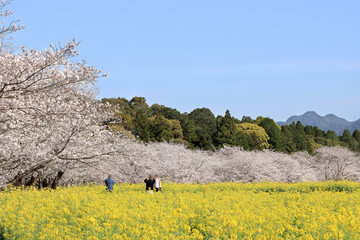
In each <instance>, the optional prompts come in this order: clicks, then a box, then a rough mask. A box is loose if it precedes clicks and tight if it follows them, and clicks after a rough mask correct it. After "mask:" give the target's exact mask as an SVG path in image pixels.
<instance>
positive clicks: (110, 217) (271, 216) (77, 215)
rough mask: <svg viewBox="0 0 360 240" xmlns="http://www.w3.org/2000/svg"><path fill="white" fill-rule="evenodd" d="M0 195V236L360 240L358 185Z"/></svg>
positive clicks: (170, 186)
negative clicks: (150, 192) (152, 192)
mask: <svg viewBox="0 0 360 240" xmlns="http://www.w3.org/2000/svg"><path fill="white" fill-rule="evenodd" d="M114 189H115V190H114V192H113V193H108V192H106V191H105V187H104V186H97V185H87V186H79V187H71V188H60V189H58V190H40V191H39V190H36V189H34V188H25V189H22V190H20V189H10V188H8V189H6V190H5V191H3V192H0V206H1V209H0V239H71V240H74V239H360V184H359V183H355V182H348V181H339V182H320V183H311V182H309V183H294V184H285V183H252V184H245V183H213V184H206V185H205V184H177V183H163V191H162V192H159V193H154V194H149V193H146V192H145V190H144V186H143V184H134V185H127V184H117V185H115V187H114Z"/></svg>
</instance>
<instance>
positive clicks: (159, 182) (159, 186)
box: [155, 175, 161, 192]
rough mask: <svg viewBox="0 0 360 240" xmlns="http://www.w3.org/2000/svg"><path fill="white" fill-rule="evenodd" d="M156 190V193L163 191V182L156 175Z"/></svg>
mask: <svg viewBox="0 0 360 240" xmlns="http://www.w3.org/2000/svg"><path fill="white" fill-rule="evenodd" d="M155 190H156V192H158V191H161V180H160V177H159V175H155Z"/></svg>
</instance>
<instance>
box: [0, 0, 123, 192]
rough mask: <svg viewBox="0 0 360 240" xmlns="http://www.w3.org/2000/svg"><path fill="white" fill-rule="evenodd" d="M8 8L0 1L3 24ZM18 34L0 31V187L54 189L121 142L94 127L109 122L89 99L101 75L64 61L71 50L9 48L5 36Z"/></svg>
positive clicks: (73, 48) (120, 146) (8, 28)
mask: <svg viewBox="0 0 360 240" xmlns="http://www.w3.org/2000/svg"><path fill="white" fill-rule="evenodd" d="M8 4H10V1H5V2H4V1H3V2H1V9H2V12H1V13H0V14H1V15H0V16H1V17H3V18H6V17H8V16H9V15H11V12H10V11H9V10H6V9H5V8H6V6H7V5H8ZM21 28H22V27H19V26H18V25H16V22H15V23H14V22H12V23H10V25H3V26H2V28H1V29H0V35H1V49H0V146H1V147H0V183H1V184H3V185H4V184H8V183H12V184H13V185H31V184H35V185H38V186H39V187H45V186H46V187H56V185H57V184H58V182H59V180H60V179H61V178H62V177H63V176H64V175H65V176H66V175H72V174H73V172H79V171H91V169H93V168H94V166H93V165H94V163H98V162H104V163H105V164H106V163H107V160H108V159H110V158H112V157H113V156H115V155H116V156H119V154H121V152H122V149H123V146H124V141H123V138H121V137H119V136H117V135H115V134H114V133H112V132H109V131H107V130H106V129H105V127H104V125H103V124H102V123H103V122H104V121H106V120H108V119H109V118H110V117H111V114H110V113H109V111H108V110H107V109H108V107H106V106H104V105H102V104H100V103H99V102H98V101H97V100H96V99H95V94H96V91H97V89H96V81H97V79H99V78H100V77H103V76H104V74H102V72H101V71H99V70H97V69H96V68H94V67H92V66H88V65H87V63H86V62H85V61H81V62H75V61H74V60H72V59H74V57H76V56H77V55H79V53H78V51H77V50H76V47H77V45H78V43H77V42H75V41H71V42H68V43H67V44H65V45H64V46H54V45H50V47H49V48H48V49H45V50H44V51H37V50H34V49H26V48H24V47H20V48H18V49H17V48H13V47H12V46H11V39H9V37H10V36H11V35H10V34H12V33H14V32H16V31H18V30H20V29H21ZM99 170H100V171H101V169H99V168H98V169H97V171H99Z"/></svg>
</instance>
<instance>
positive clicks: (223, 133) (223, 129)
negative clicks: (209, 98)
mask: <svg viewBox="0 0 360 240" xmlns="http://www.w3.org/2000/svg"><path fill="white" fill-rule="evenodd" d="M219 121H220V123H219V125H218V128H217V132H216V135H215V138H214V139H215V144H216V146H217V147H222V146H223V145H229V146H237V145H239V141H238V139H237V132H238V131H237V129H236V125H235V121H234V119H233V118H232V117H231V115H230V111H229V110H226V113H225V116H224V117H223V118H221V120H219Z"/></svg>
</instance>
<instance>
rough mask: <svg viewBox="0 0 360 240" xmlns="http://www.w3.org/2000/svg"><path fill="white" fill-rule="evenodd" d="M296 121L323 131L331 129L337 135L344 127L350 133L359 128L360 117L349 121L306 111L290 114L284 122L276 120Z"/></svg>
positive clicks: (280, 123)
mask: <svg viewBox="0 0 360 240" xmlns="http://www.w3.org/2000/svg"><path fill="white" fill-rule="evenodd" d="M297 121H300V122H301V123H302V124H303V125H304V126H305V125H311V126H317V127H318V128H320V129H321V130H323V131H328V130H333V131H335V132H336V134H337V135H341V134H342V133H343V132H344V130H345V129H348V130H349V131H350V132H351V133H352V132H354V130H355V129H359V128H360V119H359V120H357V121H355V122H349V121H347V120H346V119H344V118H340V117H338V116H336V115H334V114H328V115H326V116H320V115H319V114H317V113H316V112H313V111H309V112H306V113H304V114H303V115H300V116H292V117H290V118H288V119H287V120H286V121H285V122H278V124H279V125H289V124H291V123H292V122H295V123H296V122H297Z"/></svg>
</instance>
